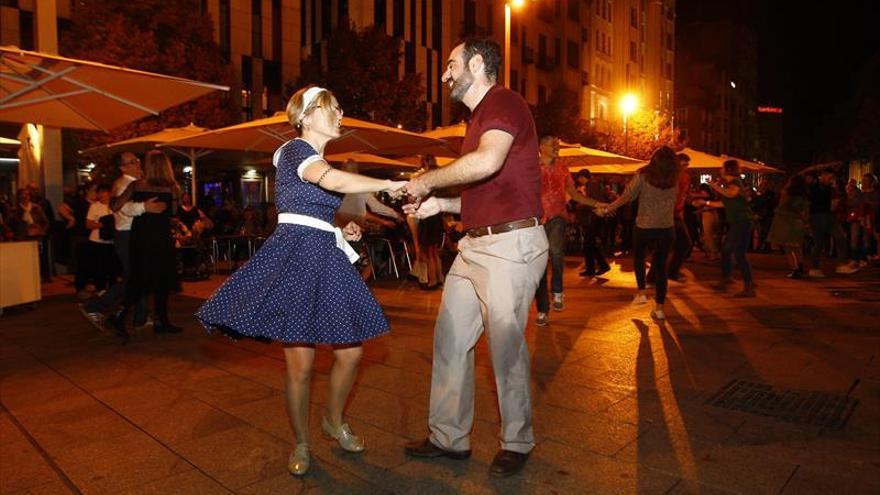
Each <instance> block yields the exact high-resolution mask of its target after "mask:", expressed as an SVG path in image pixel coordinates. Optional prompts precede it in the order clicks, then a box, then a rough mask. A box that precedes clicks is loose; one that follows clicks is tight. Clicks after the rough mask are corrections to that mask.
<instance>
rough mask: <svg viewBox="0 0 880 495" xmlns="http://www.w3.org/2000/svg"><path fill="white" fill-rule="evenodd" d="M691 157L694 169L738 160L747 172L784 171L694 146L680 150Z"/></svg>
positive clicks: (773, 172) (708, 167)
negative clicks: (696, 148) (698, 149)
mask: <svg viewBox="0 0 880 495" xmlns="http://www.w3.org/2000/svg"><path fill="white" fill-rule="evenodd" d="M680 153H684V154H686V155H687V156H689V157H690V158H691V162H690V168H692V169H720V168H721V167H722V166H723V165H724V162H726V161H727V160H736V161H738V162H739V167H740V169H741V170H743V171H745V172H757V173H761V174H781V173H784V172H783V171H782V170H779V169H778V168H773V167H771V166H769V165H765V164H763V163H758V162H753V161H751V160H745V159H742V158H737V157H735V156H729V155H721V156H717V155H713V154H710V153H706V152H704V151H697V150H695V149H693V148H685V149H683V150H681V151H680Z"/></svg>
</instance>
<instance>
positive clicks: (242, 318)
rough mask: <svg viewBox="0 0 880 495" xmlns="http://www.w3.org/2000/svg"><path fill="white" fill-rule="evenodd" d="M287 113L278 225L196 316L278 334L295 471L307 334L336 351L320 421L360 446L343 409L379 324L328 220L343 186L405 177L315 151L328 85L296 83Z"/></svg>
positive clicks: (250, 332)
mask: <svg viewBox="0 0 880 495" xmlns="http://www.w3.org/2000/svg"><path fill="white" fill-rule="evenodd" d="M287 115H288V118H289V119H290V122H291V124H292V125H293V126H294V128H296V129H297V130H299V132H300V137H298V138H296V139H293V140H291V141H288V142H287V143H285V144H283V145H282V146H281V147H280V148H279V149H278V150H277V151H276V152H275V156H274V158H273V163H274V165H275V166H276V167H277V171H276V176H275V197H276V203H277V205H278V211H279V212H280V213H279V219H278V227H277V228H276V230H275V232H274V233H273V234H272V236H271V237H270V238H269V239H268V240H267V241H266V242H265V244H264V245H263V247H262V248H261V249H260V250H259V251H258V252H257V253H256V254H255V255H254V257H253V259H252V260H251V261H250V262H248V263H247V264H246V265H244V266H243V267H241V268H240V269H239V270H238V271H236V272H235V273H234V274H233V275H232V276H231V277H229V279H228V280H227V281H226V282H225V283H224V284H223V285H222V286H221V287H220V288H219V289H217V292H215V293H214V295H213V296H211V298H210V299H208V300H207V301H206V302H205V304H204V305H203V306H202V307H201V308H200V309H199V311H198V313H197V314H196V316H197V317H198V318H199V320H200V321H201V322H202V324H203V325H205V327H206V328H208V329H209V331H213V330H217V331H221V332H223V333H225V334H227V335H229V336H231V337H233V338H243V337H250V338H254V339H258V340H264V341H278V342H282V343H284V344H285V347H284V354H285V361H286V364H287V372H286V375H285V395H286V402H287V411H288V415H289V416H290V421H291V424H292V425H293V429H294V433H295V435H296V442H297V443H296V447H295V449H294V451H293V453H292V454H291V456H290V460H289V462H288V469H289V470H290V472H291V473H293V474H294V475H298V476H299V475H303V474H305V472H306V471H307V470H308V468H309V421H308V411H309V377H310V375H311V370H312V363H313V361H314V355H315V344H330V345H331V346H332V347H333V354H334V357H335V361H334V363H333V368H332V369H331V371H330V393H329V396H328V399H327V410H326V415H325V416H324V418H322V421H321V427H322V429H323V430H324V432H325V433H327V434H328V435H329V436H330V437H332V438H335V439H336V440H337V441H338V442H339V444H340V446H341V447H342V448H343V449H345V450H348V451H351V452H360V451H362V450H363V449H364V443H363V441H362V440H361V439H360V438H359V437H357V436H355V435H354V434H353V433H352V432H351V428H349V426H348V425H347V424H345V423H343V421H342V409H343V407H344V405H345V402H346V400H347V398H348V394H349V392H350V391H351V387H352V385H353V384H354V380H355V376H356V374H357V367H358V362H359V361H360V358H361V354H362V348H361V342H363V341H365V340H368V339H372V338H374V337H378V336H380V335H383V334H385V333H386V332H388V321H387V320H386V319H385V315H384V314H383V313H382V309H381V308H380V307H379V303H378V302H377V301H376V299H375V298H374V297H373V295H372V294H371V293H370V291H369V289H368V288H367V286H366V285H364V282H363V281H362V280H361V277H360V275H359V274H358V272H357V270H356V269H355V268H354V267H353V266H352V265H351V259H350V257H348V256H347V251H346V250H344V249H343V248H348V245H347V244H346V243H345V241H344V240H343V239H342V236H343V234H342V233H341V232H340V231H339V230H338V229H334V228H333V226H332V225H330V224H331V223H332V222H333V219H334V216H335V214H336V210H337V209H338V208H339V205H340V203H341V202H342V196H343V195H344V194H348V193H365V192H378V191H386V192H390V193H393V194H402V190H401V188H402V187H403V186H404V185H405V182H392V181H388V180H378V179H373V178H370V177H365V176H362V175H357V174H351V173H348V172H343V171H341V170H337V169H334V168H333V167H331V166H330V165H329V164H328V163H327V162H326V161H324V159H323V156H322V154H323V151H324V146H325V145H326V144H327V142H328V141H330V140H331V139H334V138H336V137H339V128H340V124H341V121H342V110H341V109H340V108H339V104H338V103H337V101H336V98H335V97H334V96H333V95H332V94H331V93H330V92H329V91H327V90H325V89H323V88H318V87H310V88H303V89H301V90H300V91H298V92H297V93H296V94H294V95H293V97H292V98H291V99H290V102H289V103H288V105H287ZM346 231H347V232H346V233H347V234H349V237H351V236H353V235H356V236H359V232H354V231H350V230H349V229H346ZM349 252H350V251H349ZM354 256H355V257H356V256H357V255H356V254H355V255H354ZM355 259H356V258H355Z"/></svg>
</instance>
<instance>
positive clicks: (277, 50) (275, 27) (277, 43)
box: [272, 0, 282, 62]
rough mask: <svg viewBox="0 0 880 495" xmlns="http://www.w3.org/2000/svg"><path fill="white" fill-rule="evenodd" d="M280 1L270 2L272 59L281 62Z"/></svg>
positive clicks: (273, 0)
mask: <svg viewBox="0 0 880 495" xmlns="http://www.w3.org/2000/svg"><path fill="white" fill-rule="evenodd" d="M281 36H282V35H281V0H272V59H273V60H275V61H276V62H281V51H282V48H281Z"/></svg>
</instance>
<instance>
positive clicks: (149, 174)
mask: <svg viewBox="0 0 880 495" xmlns="http://www.w3.org/2000/svg"><path fill="white" fill-rule="evenodd" d="M500 66H501V56H500V49H499V47H498V45H497V44H496V43H494V42H492V41H490V40H486V39H469V40H466V41H464V42H462V43H461V44H458V45H457V46H456V47H455V48H454V49H453V50H452V52H451V53H450V55H449V60H448V63H447V68H446V71H445V72H444V74H443V76H442V81H443V83H444V84H445V85H446V86H447V87H448V89H449V91H450V94H451V97H452V98H453V100H455V101H458V102H461V103H462V104H464V105H465V106H467V107H468V108H469V109H470V110H471V112H472V113H471V120H470V122H469V125H468V128H467V133H466V136H465V139H464V143H463V145H462V154H461V157H460V158H458V159H457V160H455V161H454V162H452V163H451V164H449V165H447V166H445V167H442V168H437V167H436V166H435V163H433V162H432V160H431V159H430V158H426V160H425V163H424V167H423V170H422V172H421V173H419V174H416V175H414V176H413V177H412V178H411V179H410V180H409V181H391V180H380V179H375V178H371V177H367V176H364V175H360V174H358V170H357V167H356V165H355V164H348V165H347V166H346V167H343V169H338V168H334V167H333V166H331V165H329V164H328V163H327V162H326V161H325V160H324V158H323V151H324V147H325V145H326V144H327V143H328V142H329V141H330V140H332V139H335V138H336V137H338V136H339V135H340V125H341V119H342V114H343V111H342V108H341V106H340V102H339V101H337V99H336V97H335V96H334V95H333V93H332V92H331V91H330V90H327V89H324V88H320V87H317V86H310V87H306V88H302V89H300V90H299V91H297V92H296V93H295V94H294V95H293V96H292V97H291V99H290V101H289V103H288V106H287V116H288V119H289V121H290V124H291V126H292V127H293V129H294V130H295V131H296V133H297V135H298V137H297V138H295V139H292V140H290V141H288V142H287V143H285V144H283V145H282V146H281V147H280V148H279V149H278V150H277V151H276V152H275V155H274V157H273V165H274V166H275V167H276V174H275V188H274V189H275V200H276V203H275V204H274V205H273V208H272V210H271V213H270V214H269V215H267V216H266V217H265V218H263V219H262V220H259V219H258V218H259V217H258V216H257V215H255V214H254V215H250V216H249V217H248V218H245V219H244V222H243V225H244V227H243V228H246V229H251V230H254V231H256V230H257V229H260V231H261V233H263V234H265V235H266V237H267V238H266V240H265V243H264V244H263V245H262V247H261V248H260V249H259V250H257V251H256V253H255V254H254V255H253V256H252V257H251V259H250V260H249V261H248V262H247V263H245V264H244V265H243V266H242V267H241V268H239V269H238V270H237V271H235V272H234V273H232V275H231V276H230V277H229V278H227V279H226V280H225V282H224V283H223V284H222V285H221V286H220V287H219V288H218V289H217V290H216V292H215V293H214V294H213V295H212V296H211V297H210V298H209V299H207V300H206V301H205V303H204V304H203V305H202V306H201V307H200V308H199V310H198V312H197V314H196V317H197V319H198V320H199V322H200V323H201V324H202V325H203V326H204V327H205V328H206V329H207V330H208V331H209V332H216V333H220V334H223V335H226V336H228V337H231V338H233V339H246V338H248V339H255V340H259V341H265V342H278V343H281V344H282V345H283V352H284V358H285V375H284V378H285V380H284V383H285V395H284V401H285V404H286V406H287V412H288V416H289V418H290V423H291V426H292V429H293V433H294V438H295V441H294V442H293V448H292V452H291V454H290V457H289V460H288V469H289V471H290V472H291V473H292V474H293V475H296V476H302V475H305V474H306V473H307V472H308V471H309V469H310V466H311V463H312V458H311V445H312V442H313V440H312V434H311V431H310V428H309V423H310V422H309V411H310V388H311V386H310V385H311V377H312V374H313V373H312V371H313V364H314V359H315V352H316V347H317V346H319V345H328V346H330V347H331V349H332V352H333V355H334V362H333V365H332V368H331V371H330V379H329V394H328V396H327V401H326V405H325V409H324V414H323V417H322V419H321V429H322V430H323V432H324V433H325V434H326V435H327V436H329V437H330V438H331V439H333V440H334V441H336V442H337V443H338V444H339V446H340V447H341V448H342V449H344V450H346V451H349V452H353V453H357V452H362V451H364V449H365V448H366V446H367V443H366V441H365V440H364V439H363V438H362V437H361V436H359V435H357V434H355V432H354V431H353V430H352V428H351V427H350V425H349V424H348V423H347V422H346V421H345V414H344V412H345V406H346V402H347V400H348V396H349V393H350V392H351V389H352V387H353V385H354V382H355V379H356V377H357V371H358V366H359V362H360V359H361V356H362V355H363V348H362V345H363V343H364V342H366V341H369V340H371V339H374V338H377V337H380V336H382V335H385V334H386V333H388V332H389V331H390V325H389V322H388V320H387V318H386V317H385V315H384V313H383V311H382V308H381V306H380V304H379V303H378V302H377V301H376V299H375V298H374V297H373V295H372V293H371V291H370V289H369V287H368V285H367V284H366V282H365V281H366V280H368V279H369V274H367V273H365V271H364V267H363V266H358V263H359V260H360V259H361V256H360V254H359V253H358V250H357V249H355V248H353V247H352V245H351V244H350V243H353V244H355V245H356V243H357V242H358V241H359V240H360V239H361V237H362V234H363V232H362V230H363V229H362V226H363V225H364V223H363V220H364V219H365V218H367V217H368V216H371V215H372V216H374V217H375V220H374V221H377V222H378V223H379V224H383V225H386V226H387V227H394V228H396V226H401V225H404V224H410V225H411V226H413V227H415V225H416V223H417V224H418V227H415V228H413V232H415V234H414V235H413V237H414V239H413V240H414V241H415V246H416V250H417V253H418V257H417V263H416V268H415V270H414V274H415V275H416V276H417V277H419V278H420V281H421V282H422V287H423V288H424V289H426V290H431V289H434V288H442V291H443V294H442V299H441V305H440V309H439V312H438V315H437V320H436V324H435V327H434V352H433V362H432V374H431V391H430V400H429V414H428V418H427V423H428V425H427V426H428V434H427V435H426V437H425V438H422V439H418V440H416V441H413V442H410V443H408V444H407V445H406V446H405V447H404V450H405V452H406V454H407V455H409V456H412V457H417V458H435V457H446V458H449V459H453V460H459V461H463V460H465V459H468V458H469V457H470V455H471V451H472V445H471V430H472V427H473V421H474V348H475V345H476V343H477V341H478V340H479V338H480V337H481V335H482V334H483V332H487V333H488V334H489V339H488V342H489V346H490V351H491V352H490V358H491V360H492V367H493V371H494V378H495V381H496V383H495V385H496V389H497V393H498V404H499V409H500V413H501V414H500V416H501V432H500V448H499V450H498V452H497V454H496V455H495V457H494V459H493V461H492V463H491V465H490V468H489V474H491V475H492V476H510V475H513V474H515V473H517V472H519V471H520V470H521V469H522V468H523V467H524V466H525V464H526V462H527V460H528V458H529V454H530V452H531V451H532V449H533V448H534V446H535V442H536V440H535V436H534V432H533V428H532V411H531V395H530V376H529V359H530V358H529V352H528V347H527V345H526V342H525V338H524V334H525V329H526V327H527V325H528V314H529V309H530V307H531V304H532V301H533V300H536V304H537V325H539V326H545V325H548V324H549V313H550V311H551V309H553V310H556V311H562V310H563V308H564V304H565V302H564V301H565V299H564V287H563V276H562V275H563V271H564V261H565V254H566V242H567V241H569V240H570V239H571V238H572V237H573V236H572V235H571V233H572V232H577V235H576V236H575V237H576V238H577V239H578V240H579V243H580V245H581V250H582V254H583V256H584V266H583V270H582V271H581V273H580V274H581V275H582V276H584V277H600V276H602V275H603V274H605V273H607V272H608V271H609V270H610V269H611V264H610V263H609V262H608V260H607V257H608V256H609V255H613V252H612V251H616V250H619V251H621V252H623V253H628V252H631V254H632V258H633V263H634V272H635V279H636V287H637V288H636V292H635V294H634V296H633V304H636V305H643V304H647V303H648V289H649V286H650V285H653V286H654V289H655V290H654V295H653V299H654V305H653V308H652V309H651V311H650V315H651V317H652V318H654V319H657V320H664V319H665V318H666V315H665V312H664V304H665V301H666V297H667V293H668V280H670V279H671V280H677V281H683V280H684V273H683V271H682V266H683V264H684V262H685V261H686V260H687V259H688V257H689V256H691V253H692V251H693V250H694V247H695V246H697V247H699V248H701V249H702V250H703V251H704V252H705V255H706V257H707V258H708V259H709V260H712V261H715V260H717V261H718V262H719V264H720V267H719V272H718V273H719V275H718V287H719V289H721V290H726V289H727V287H728V286H729V285H730V284H731V283H732V282H733V278H732V277H733V275H734V268H736V269H737V270H738V273H739V276H740V279H741V282H742V286H741V288H740V290H739V291H737V292H736V293H735V294H734V296H735V297H743V298H751V297H755V296H756V287H757V285H756V284H755V282H754V279H753V274H752V270H751V265H750V263H749V256H748V253H749V251H750V250H761V249H764V248H765V246H766V245H767V244H770V245H773V246H776V247H778V248H781V249H784V250H785V253H786V259H787V260H788V262H789V264H790V266H791V273H790V274H789V276H790V277H791V278H799V277H801V276H805V275H808V276H814V277H819V276H822V272H821V268H820V262H821V258H822V256H823V254H824V253H825V252H826V248H827V246H826V240H827V238H829V237H830V238H833V240H834V249H835V252H836V256H837V257H838V260H839V261H840V264H839V266H838V268H837V271H838V272H840V273H853V272H855V271H857V270H858V269H859V268H861V267H862V266H864V264H865V263H867V259H868V256H870V255H874V256H876V250H877V243H876V233H877V231H878V229H877V208H878V200H877V198H878V196H877V194H878V193H877V188H876V186H877V184H876V179H874V178H873V176H865V177H864V178H863V181H862V184H861V186H860V187H861V188H860V189H858V188H857V189H858V190H851V189H852V188H850V187H847V189H846V191H845V192H844V194H843V196H845V197H846V199H847V201H846V202H845V203H844V204H845V205H846V206H845V207H844V208H845V209H846V213H845V218H841V217H840V208H841V206H840V205H841V197H842V195H841V194H840V192H839V191H838V192H836V189H835V186H834V173H833V170H832V169H829V168H824V169H819V168H816V169H808V170H807V171H805V172H804V173H802V174H798V175H795V176H793V177H792V178H791V179H789V181H788V183H787V184H786V185H785V187H784V189H783V190H782V193H781V195H780V198H779V200H778V201H776V200H773V201H771V200H770V192H769V190H763V191H760V194H759V193H758V192H756V191H753V190H752V189H750V188H749V187H748V186H746V185H745V184H744V182H743V180H742V175H741V171H740V169H739V165H738V163H737V162H736V161H735V160H730V161H727V162H725V163H724V166H723V168H722V170H721V171H720V174H719V176H718V177H717V178H715V179H714V180H712V181H710V182H708V183H705V184H700V185H698V186H695V185H694V184H693V181H692V177H691V175H690V172H689V169H688V168H689V161H690V159H689V157H688V156H687V155H684V154H676V152H675V151H674V150H673V149H671V148H669V147H666V146H663V147H660V148H659V149H657V150H656V151H655V152H654V154H653V156H652V157H651V159H650V161H649V162H648V164H647V165H646V166H645V167H643V168H642V169H641V170H640V171H639V172H637V173H636V174H635V175H634V176H632V177H631V178H628V179H627V180H626V181H625V182H626V183H625V185H624V183H623V181H616V182H614V183H604V182H603V181H601V180H599V179H598V178H596V177H594V176H592V175H591V174H590V173H589V171H581V172H578V173H577V174H575V175H574V176H572V174H571V173H570V172H569V170H568V169H567V168H566V167H565V166H564V165H563V164H562V163H561V162H560V161H559V160H558V159H557V158H558V150H559V142H558V139H557V138H556V137H554V136H543V137H542V138H541V139H539V138H538V134H537V132H536V129H535V124H534V120H533V118H532V115H531V112H530V110H529V108H528V105H527V104H526V102H525V101H524V100H523V99H522V97H521V96H520V95H519V94H517V93H515V92H513V91H510V90H508V89H506V88H503V87H502V86H500V85H498V84H496V78H497V76H498V70H499V67H500ZM536 158H537V159H536ZM115 165H116V166H117V167H118V168H119V171H120V174H121V176H120V178H119V179H117V180H116V182H114V183H113V184H112V185H109V186H97V187H96V188H95V190H94V192H93V193H94V195H93V196H91V197H90V198H89V200H90V201H89V205H88V207H87V208H84V209H82V210H83V211H80V212H79V213H76V214H75V215H76V216H77V217H81V218H82V219H83V223H82V225H83V227H84V228H85V230H87V231H88V233H87V235H86V236H83V237H85V239H82V242H81V243H79V244H77V246H76V248H75V249H76V250H80V251H81V253H80V255H81V256H83V258H82V259H83V260H86V259H91V260H92V261H94V262H92V261H88V262H85V261H84V262H83V263H84V265H85V266H87V267H88V270H86V271H85V272H84V273H85V274H86V278H87V280H88V281H91V282H92V283H94V286H95V287H96V288H97V289H98V290H99V292H98V293H97V294H95V297H92V298H90V299H89V300H87V301H85V302H83V303H82V304H81V305H80V309H81V311H82V313H83V314H84V316H85V317H86V318H87V319H88V320H89V321H90V322H92V323H93V324H94V325H96V326H98V327H99V328H110V329H112V330H113V331H114V332H115V333H116V334H117V335H119V336H120V337H121V338H122V339H123V341H127V339H128V338H129V330H128V329H129V319H130V320H131V324H132V325H133V326H135V327H138V326H144V325H146V324H147V309H146V308H147V304H146V303H147V299H148V296H149V298H150V299H152V301H153V314H154V320H155V321H154V322H153V329H154V331H155V332H156V333H176V332H179V331H181V328H180V327H179V326H177V325H174V324H172V323H171V322H170V320H169V316H168V314H169V312H168V298H169V294H170V293H172V292H173V291H175V290H177V289H178V285H179V283H178V279H179V273H178V271H177V258H176V249H177V248H178V247H179V244H180V242H179V241H180V239H179V237H177V236H175V235H174V233H175V232H179V231H181V230H184V229H186V230H189V231H192V232H196V233H200V232H206V231H209V230H211V229H215V228H217V224H222V223H224V222H223V220H222V219H220V218H218V217H217V216H214V215H209V214H206V213H204V212H202V211H201V210H199V209H198V208H196V207H195V206H193V205H192V201H191V198H189V197H187V196H186V195H184V194H182V192H181V188H180V187H179V186H178V184H177V183H176V182H175V179H174V176H173V173H172V169H171V164H170V161H169V159H168V157H167V156H166V155H164V154H163V153H162V152H159V151H152V152H150V153H148V154H147V155H146V156H145V157H144V163H141V160H140V159H139V158H138V157H137V156H135V155H133V154H131V153H122V154H120V155H118V156H117V157H116V159H115ZM811 174H816V176H815V177H814V176H813V175H811ZM377 193H381V194H384V195H386V196H388V197H390V198H394V199H396V200H397V201H401V202H404V203H405V205H404V206H403V208H402V211H397V210H394V209H392V208H388V207H387V205H383V204H382V203H381V202H378V201H377V200H376V197H375V195H376V194H377ZM89 194H90V195H91V194H92V192H89ZM29 200H30V197H29V194H28V193H27V192H24V193H20V198H19V210H21V212H20V213H17V215H18V217H22V218H23V219H24V220H20V221H24V222H25V223H27V220H26V219H30V222H31V223H39V220H38V219H39V218H40V210H39V206H37V205H34V206H28V205H29V204H30V203H29ZM771 203H772V204H771ZM760 205H764V206H763V208H764V210H760V209H759V208H758V206H760ZM756 210H758V211H756ZM370 212H372V213H370ZM762 212H763V214H764V216H763V217H762V216H761V214H762ZM768 212H769V213H768ZM850 212H856V213H852V214H850ZM768 215H769V219H768V218H767V216H768ZM242 216H244V215H242ZM445 216H455V217H456V218H457V219H458V220H457V222H456V225H457V226H458V227H457V229H456V230H455V232H446V231H445V228H444V220H443V218H444V217H445ZM18 217H14V218H18ZM722 218H723V220H722ZM572 224H574V225H576V226H577V227H576V228H574V229H573V228H572ZM16 225H17V224H16ZM720 225H724V229H723V230H724V234H723V237H722V239H723V241H722V242H721V246H720V247H718V245H717V240H718V238H719V235H720V232H719V230H720V229H719V226H720ZM856 225H858V226H856ZM844 226H848V227H849V229H848V232H849V233H848V235H847V233H846V232H844V228H843V227H844ZM264 227H267V228H266V229H265V230H262V229H263V228H264ZM16 228H19V229H21V228H24V229H25V230H27V229H29V227H27V226H25V227H21V226H17V227H16ZM447 238H449V239H452V240H454V241H456V242H454V244H455V245H456V247H457V249H456V255H455V258H454V260H453V261H452V263H451V267H450V268H449V269H448V270H444V262H443V259H442V256H441V255H442V252H441V245H444V244H447V243H446V242H445V241H446V240H447ZM618 238H619V244H618ZM807 239H812V243H811V250H810V252H811V256H810V258H809V260H804V259H803V252H804V248H805V246H806V242H807ZM449 244H452V242H449ZM614 244H617V246H616V248H619V249H615V248H614V247H612V245H614ZM87 256H88V257H91V258H88V257H87ZM649 258H650V269H649V268H648V265H649V262H648V259H649ZM108 259H116V260H118V269H119V272H120V276H118V277H117V276H116V275H115V274H114V270H117V267H116V266H115V265H114V264H113V263H112V262H109V261H108ZM105 262H106V263H105ZM548 263H549V268H550V269H549V272H550V275H549V277H548V275H547V272H548ZM805 263H809V265H808V266H805ZM84 287H85V282H83V281H82V280H78V281H77V289H78V291H82V290H83V289H84ZM129 316H130V318H129Z"/></svg>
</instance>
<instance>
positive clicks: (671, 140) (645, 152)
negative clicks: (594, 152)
mask: <svg viewBox="0 0 880 495" xmlns="http://www.w3.org/2000/svg"><path fill="white" fill-rule="evenodd" d="M618 124H619V123H618ZM619 125H621V128H620V130H619V131H618V132H612V133H610V134H608V135H605V136H602V137H601V138H600V139H599V143H600V144H601V147H602V149H605V150H608V151H611V152H612V153H617V154H619V155H626V156H630V157H633V158H638V159H640V160H648V159H650V158H651V155H652V154H653V153H654V151H655V150H656V149H657V148H658V147H660V146H672V147H673V148H675V147H678V146H679V145H680V144H683V143H678V142H677V141H678V139H677V135H676V133H675V132H674V131H673V128H672V124H671V122H670V121H669V118H668V117H667V116H665V115H663V114H662V113H660V112H652V111H636V112H635V113H633V114H632V115H630V116H629V119H627V128H628V137H625V136H624V133H623V127H622V124H619Z"/></svg>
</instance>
